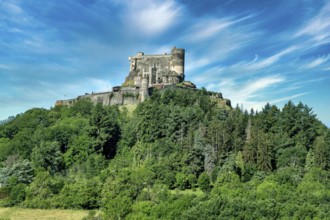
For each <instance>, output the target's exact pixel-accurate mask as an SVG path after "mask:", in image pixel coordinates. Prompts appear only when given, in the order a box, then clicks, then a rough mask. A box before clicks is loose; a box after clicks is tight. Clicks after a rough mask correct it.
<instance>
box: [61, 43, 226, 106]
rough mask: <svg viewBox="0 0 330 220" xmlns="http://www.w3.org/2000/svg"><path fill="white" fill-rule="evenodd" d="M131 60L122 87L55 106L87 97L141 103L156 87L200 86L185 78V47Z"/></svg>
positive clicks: (110, 102)
mask: <svg viewBox="0 0 330 220" xmlns="http://www.w3.org/2000/svg"><path fill="white" fill-rule="evenodd" d="M128 60H129V62H130V71H129V74H128V76H127V77H126V79H125V82H124V83H123V85H122V86H115V87H113V88H112V91H108V92H98V93H94V92H93V93H85V95H81V96H78V97H77V98H73V99H66V100H58V101H56V104H55V106H60V105H66V106H72V105H74V104H75V103H76V102H77V101H78V100H81V99H84V98H88V99H90V100H91V101H92V102H93V103H101V104H103V105H127V104H137V103H141V102H143V101H145V100H146V99H147V98H148V97H149V96H150V95H151V93H152V91H153V90H154V89H160V90H166V89H169V88H179V87H180V88H194V89H195V88H196V86H195V85H194V84H193V83H191V82H186V81H184V78H185V75H184V62H185V50H184V49H182V48H176V47H173V48H172V50H171V53H170V54H167V53H165V54H154V55H145V54H144V53H143V52H138V53H137V54H136V55H135V56H131V57H129V58H128ZM213 95H214V97H216V98H217V99H218V100H220V101H221V102H223V103H224V105H228V106H230V101H229V100H227V99H222V95H221V93H214V94H213Z"/></svg>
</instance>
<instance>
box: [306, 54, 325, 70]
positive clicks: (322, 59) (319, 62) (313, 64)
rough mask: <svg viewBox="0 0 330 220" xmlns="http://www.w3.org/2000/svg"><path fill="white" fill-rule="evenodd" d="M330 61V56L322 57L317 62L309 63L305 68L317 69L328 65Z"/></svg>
mask: <svg viewBox="0 0 330 220" xmlns="http://www.w3.org/2000/svg"><path fill="white" fill-rule="evenodd" d="M329 59H330V55H329V54H328V55H327V56H322V57H319V58H316V59H315V60H313V61H311V62H310V63H308V64H307V65H305V68H314V67H317V66H319V65H322V64H324V63H326V62H327V61H328V60H329Z"/></svg>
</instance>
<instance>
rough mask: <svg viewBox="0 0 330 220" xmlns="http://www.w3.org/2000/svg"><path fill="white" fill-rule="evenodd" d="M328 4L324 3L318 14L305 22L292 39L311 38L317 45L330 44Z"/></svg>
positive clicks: (329, 12)
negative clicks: (305, 36)
mask: <svg viewBox="0 0 330 220" xmlns="http://www.w3.org/2000/svg"><path fill="white" fill-rule="evenodd" d="M329 30H330V2H328V3H326V4H325V5H324V6H323V8H322V9H321V10H320V12H319V13H318V14H317V15H316V16H314V17H313V18H311V19H310V20H309V21H307V22H306V24H305V25H304V27H302V28H301V29H300V30H298V31H297V33H296V34H295V35H294V37H300V36H304V35H307V36H311V37H312V40H313V41H314V43H316V44H317V45H320V44H325V43H329V42H330V32H329Z"/></svg>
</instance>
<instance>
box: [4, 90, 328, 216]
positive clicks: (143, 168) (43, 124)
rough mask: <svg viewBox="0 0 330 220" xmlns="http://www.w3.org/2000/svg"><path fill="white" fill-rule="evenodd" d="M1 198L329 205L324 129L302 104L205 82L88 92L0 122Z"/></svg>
mask: <svg viewBox="0 0 330 220" xmlns="http://www.w3.org/2000/svg"><path fill="white" fill-rule="evenodd" d="M0 161H1V168H0V184H1V187H0V201H1V205H2V206H20V207H27V208H41V209H48V208H60V209H101V210H102V218H104V219H122V218H126V219H229V218H235V219H236V218H237V219H263V218H264V219H274V218H288V219H292V218H297V219H302V218H310V219H311V218H317V219H326V218H328V216H330V213H329V212H330V211H329V210H330V202H329V201H330V181H329V180H330V178H329V177H330V176H329V169H330V131H329V129H328V128H326V126H324V125H323V124H322V123H321V122H320V121H319V120H318V119H317V118H316V115H314V113H313V111H312V109H311V108H310V107H308V106H306V105H304V104H302V103H298V104H294V103H292V102H288V103H287V104H286V105H285V106H284V108H283V109H279V108H277V107H276V106H273V105H269V104H267V105H266V106H265V107H264V108H263V110H262V111H261V112H254V111H253V110H251V112H247V111H245V112H243V111H242V110H241V109H239V108H234V109H231V108H224V107H223V106H222V105H220V104H219V103H217V102H216V100H214V98H212V96H210V94H209V93H208V92H207V91H205V90H189V89H176V90H171V89H169V90H166V91H163V92H157V91H156V92H154V93H153V94H152V95H151V97H150V98H149V99H147V100H146V101H144V102H142V103H140V104H138V105H137V106H136V108H135V109H134V110H133V108H131V109H130V110H128V109H127V108H125V107H123V106H121V107H120V108H119V106H116V105H114V106H102V105H101V104H96V105H95V104H93V103H92V102H91V101H89V100H88V99H81V100H79V101H77V102H76V103H75V104H74V105H73V106H72V107H68V106H56V107H55V108H53V109H51V110H45V109H31V110H29V111H27V112H25V113H24V114H21V115H18V116H16V117H15V118H14V119H11V120H9V121H8V122H6V123H4V124H2V125H0Z"/></svg>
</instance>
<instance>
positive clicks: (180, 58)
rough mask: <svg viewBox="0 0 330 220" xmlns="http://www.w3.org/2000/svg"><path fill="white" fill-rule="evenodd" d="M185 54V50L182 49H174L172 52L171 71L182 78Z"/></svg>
mask: <svg viewBox="0 0 330 220" xmlns="http://www.w3.org/2000/svg"><path fill="white" fill-rule="evenodd" d="M184 53H185V50H184V49H182V48H176V47H173V49H172V50H171V62H170V65H171V70H172V71H175V72H176V73H177V74H178V75H181V76H182V77H183V76H184Z"/></svg>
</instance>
